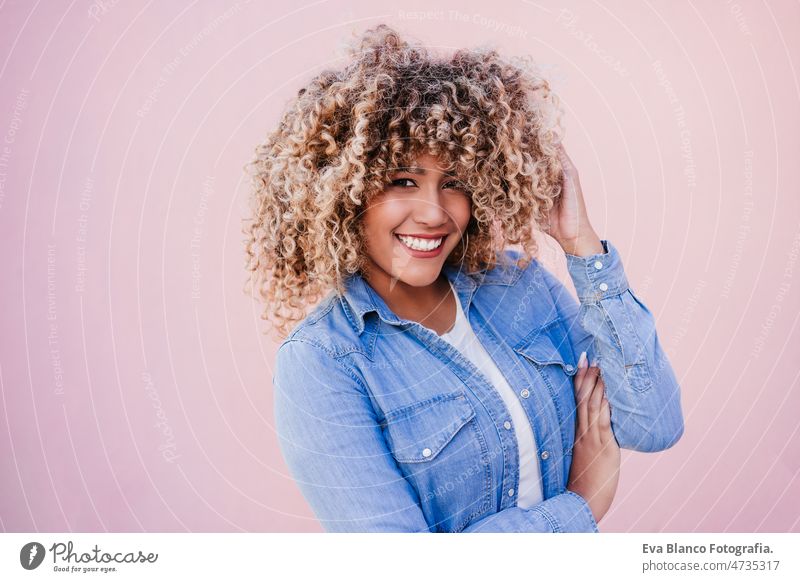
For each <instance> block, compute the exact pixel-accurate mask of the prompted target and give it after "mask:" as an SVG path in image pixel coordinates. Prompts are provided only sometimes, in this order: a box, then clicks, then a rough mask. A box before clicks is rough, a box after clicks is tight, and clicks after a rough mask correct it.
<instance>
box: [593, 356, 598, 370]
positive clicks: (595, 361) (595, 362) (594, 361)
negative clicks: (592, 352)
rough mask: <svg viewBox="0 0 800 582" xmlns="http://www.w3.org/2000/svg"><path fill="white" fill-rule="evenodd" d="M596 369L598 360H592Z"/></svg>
mask: <svg viewBox="0 0 800 582" xmlns="http://www.w3.org/2000/svg"><path fill="white" fill-rule="evenodd" d="M595 367H597V358H595V359H594V360H592V368H595Z"/></svg>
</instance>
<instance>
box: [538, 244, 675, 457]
mask: <svg viewBox="0 0 800 582" xmlns="http://www.w3.org/2000/svg"><path fill="white" fill-rule="evenodd" d="M602 244H603V247H604V249H605V251H606V252H605V253H598V254H595V255H590V256H587V257H579V256H576V255H570V254H567V267H568V268H569V273H570V276H571V277H572V281H573V283H574V284H575V289H576V291H577V294H578V299H579V300H580V303H578V302H576V301H575V299H574V297H573V296H572V295H571V294H570V293H569V291H568V290H567V288H566V287H564V286H563V285H562V284H561V282H560V281H558V279H557V278H556V277H554V276H553V275H552V274H551V273H549V272H547V270H546V269H542V271H543V275H544V278H545V280H546V281H547V282H548V285H549V287H550V292H551V293H552V295H553V298H554V299H555V302H556V305H557V309H558V311H559V314H560V316H561V318H562V319H563V320H564V322H565V324H566V326H567V328H568V332H569V336H570V341H571V342H572V344H573V347H574V349H575V351H576V353H578V354H579V353H580V352H581V351H586V352H587V355H588V357H589V358H590V359H589V361H590V362H591V361H592V358H593V357H596V358H597V361H598V365H599V366H600V370H601V373H602V376H603V381H604V382H605V385H606V394H607V396H608V400H609V403H610V405H611V425H612V429H613V431H614V436H615V437H616V439H617V442H618V443H619V445H620V447H622V448H626V449H632V450H636V451H642V452H655V451H661V450H664V449H667V448H669V447H671V446H672V445H674V444H675V443H676V442H677V441H678V440H679V439H680V437H681V435H682V434H683V430H684V425H683V413H682V412H681V402H680V386H679V385H678V381H677V379H676V378H675V374H674V372H673V370H672V366H671V365H670V363H669V360H668V359H667V356H666V354H665V353H664V351H663V350H662V348H661V344H660V342H659V341H658V334H657V333H656V326H655V320H654V318H653V314H652V313H651V312H650V310H649V309H648V308H647V307H646V306H645V305H644V303H642V301H641V300H640V299H639V298H638V297H636V295H634V293H633V291H632V290H631V289H630V287H629V285H628V280H627V278H626V276H625V271H624V269H623V266H622V260H621V258H620V256H619V252H618V251H617V249H616V248H615V247H614V245H612V244H611V243H610V242H609V241H607V240H603V241H602Z"/></svg>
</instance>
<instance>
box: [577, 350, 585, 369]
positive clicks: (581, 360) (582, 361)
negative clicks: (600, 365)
mask: <svg viewBox="0 0 800 582" xmlns="http://www.w3.org/2000/svg"><path fill="white" fill-rule="evenodd" d="M578 367H579V368H585V367H586V352H581V357H580V358H578Z"/></svg>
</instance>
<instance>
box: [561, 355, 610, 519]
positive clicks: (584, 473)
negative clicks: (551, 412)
mask: <svg viewBox="0 0 800 582" xmlns="http://www.w3.org/2000/svg"><path fill="white" fill-rule="evenodd" d="M575 399H576V402H577V408H578V410H577V412H578V422H577V427H576V429H575V445H574V446H573V448H572V466H571V467H570V471H569V481H568V483H567V489H569V490H570V491H572V492H573V493H577V494H578V495H580V496H581V497H583V498H584V499H585V500H586V502H587V503H588V504H589V508H590V509H591V510H592V514H593V515H594V519H595V521H597V522H599V521H600V520H601V519H602V518H603V516H604V515H605V514H606V512H607V511H608V509H609V507H611V502H612V501H613V500H614V495H615V494H616V492H617V484H618V483H619V465H620V457H621V455H620V450H619V445H618V444H617V440H616V439H615V438H614V433H613V432H612V430H611V409H610V407H609V404H608V400H606V397H605V383H604V382H603V378H602V377H601V376H600V368H599V367H596V366H591V367H586V356H585V355H581V361H580V363H579V364H578V372H577V373H576V374H575Z"/></svg>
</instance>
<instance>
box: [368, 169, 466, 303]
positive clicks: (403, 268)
mask: <svg viewBox="0 0 800 582" xmlns="http://www.w3.org/2000/svg"><path fill="white" fill-rule="evenodd" d="M471 210H472V201H471V199H470V197H469V194H468V192H467V191H466V190H465V189H464V185H463V184H462V183H461V182H460V181H458V180H457V179H456V178H455V177H453V176H452V175H447V174H445V173H444V169H443V167H442V166H440V165H439V162H438V160H437V158H436V157H434V156H432V155H430V154H425V155H422V156H420V157H418V158H417V160H416V162H415V163H414V164H413V165H412V167H410V168H398V169H397V170H396V171H395V172H394V173H393V174H390V176H389V185H387V186H386V188H385V189H384V191H383V192H382V193H380V194H378V195H377V196H376V197H375V198H374V199H373V200H372V201H371V202H370V204H369V206H368V207H367V209H366V211H365V213H364V216H363V218H362V219H363V221H364V224H363V227H364V234H365V236H366V240H365V244H366V247H367V255H368V259H369V261H370V269H369V279H370V282H371V283H372V282H373V280H374V278H380V279H382V280H383V282H384V283H388V287H389V289H390V290H391V288H393V287H394V285H396V284H398V283H405V284H407V285H410V286H412V287H422V286H426V285H430V284H432V283H433V282H435V281H436V279H437V278H438V277H439V273H440V272H441V270H442V266H443V264H444V261H445V259H446V258H447V257H448V255H449V254H450V253H451V252H452V250H453V249H454V248H455V247H456V246H457V245H458V242H459V240H460V239H461V237H462V235H463V233H464V230H465V229H466V228H467V224H468V222H469V219H470V212H471Z"/></svg>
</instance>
